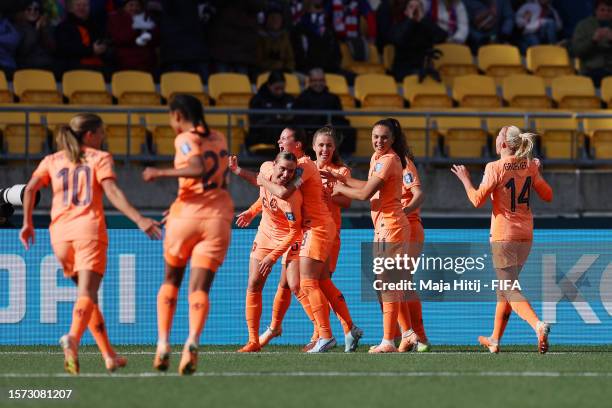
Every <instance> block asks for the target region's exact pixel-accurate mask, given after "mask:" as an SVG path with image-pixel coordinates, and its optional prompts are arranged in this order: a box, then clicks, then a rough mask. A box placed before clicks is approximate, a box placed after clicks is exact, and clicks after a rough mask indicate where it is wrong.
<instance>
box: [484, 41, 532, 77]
mask: <svg viewBox="0 0 612 408" xmlns="http://www.w3.org/2000/svg"><path fill="white" fill-rule="evenodd" d="M478 68H480V70H481V71H482V72H484V73H485V74H487V75H489V76H492V77H495V78H496V81H497V83H498V84H499V83H500V82H501V78H503V77H505V76H508V75H512V74H522V73H524V72H525V67H523V65H522V64H521V54H520V52H519V49H518V48H517V47H515V46H513V45H507V44H491V45H483V46H481V47H480V48H479V49H478Z"/></svg>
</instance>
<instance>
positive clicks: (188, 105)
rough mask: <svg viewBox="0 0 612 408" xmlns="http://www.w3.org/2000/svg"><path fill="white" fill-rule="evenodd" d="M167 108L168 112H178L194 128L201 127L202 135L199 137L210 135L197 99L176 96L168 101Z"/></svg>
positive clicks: (189, 96)
mask: <svg viewBox="0 0 612 408" xmlns="http://www.w3.org/2000/svg"><path fill="white" fill-rule="evenodd" d="M169 106H170V112H176V111H178V112H180V113H181V115H183V117H184V118H185V120H188V121H189V122H191V123H193V125H194V126H195V127H196V128H197V127H198V126H202V127H203V128H204V133H201V136H208V135H209V134H210V129H209V128H208V125H207V124H206V121H205V120H204V107H203V106H202V102H200V100H199V99H198V98H196V97H195V96H192V95H187V94H178V95H175V96H174V97H173V98H172V99H171V100H170V104H169ZM198 133H199V132H198Z"/></svg>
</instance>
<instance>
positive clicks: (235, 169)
mask: <svg viewBox="0 0 612 408" xmlns="http://www.w3.org/2000/svg"><path fill="white" fill-rule="evenodd" d="M228 168H229V169H230V171H231V172H232V173H234V174H235V175H238V174H240V166H238V156H236V155H235V154H232V155H230V156H229V163H228Z"/></svg>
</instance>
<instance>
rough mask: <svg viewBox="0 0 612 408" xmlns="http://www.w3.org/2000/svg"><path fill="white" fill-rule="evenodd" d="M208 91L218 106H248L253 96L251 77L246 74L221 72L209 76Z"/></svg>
mask: <svg viewBox="0 0 612 408" xmlns="http://www.w3.org/2000/svg"><path fill="white" fill-rule="evenodd" d="M208 93H209V95H210V96H211V98H213V99H214V100H215V104H216V105H217V106H227V107H237V108H248V106H249V101H250V100H251V97H252V96H253V92H252V91H251V83H250V82H249V77H247V76H246V75H244V74H233V73H219V74H212V75H211V76H210V77H208Z"/></svg>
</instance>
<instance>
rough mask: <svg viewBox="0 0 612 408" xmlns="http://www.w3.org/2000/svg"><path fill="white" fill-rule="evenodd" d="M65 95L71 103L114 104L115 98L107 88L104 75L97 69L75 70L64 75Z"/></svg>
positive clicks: (63, 86) (63, 87)
mask: <svg viewBox="0 0 612 408" xmlns="http://www.w3.org/2000/svg"><path fill="white" fill-rule="evenodd" d="M62 89H63V92H64V96H65V97H66V98H68V102H69V103H71V104H80V105H112V104H113V98H112V96H111V95H110V94H109V93H108V91H107V90H106V84H105V83H104V77H103V76H102V74H101V73H100V72H97V71H86V70H74V71H68V72H65V73H64V75H63V77H62Z"/></svg>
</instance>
